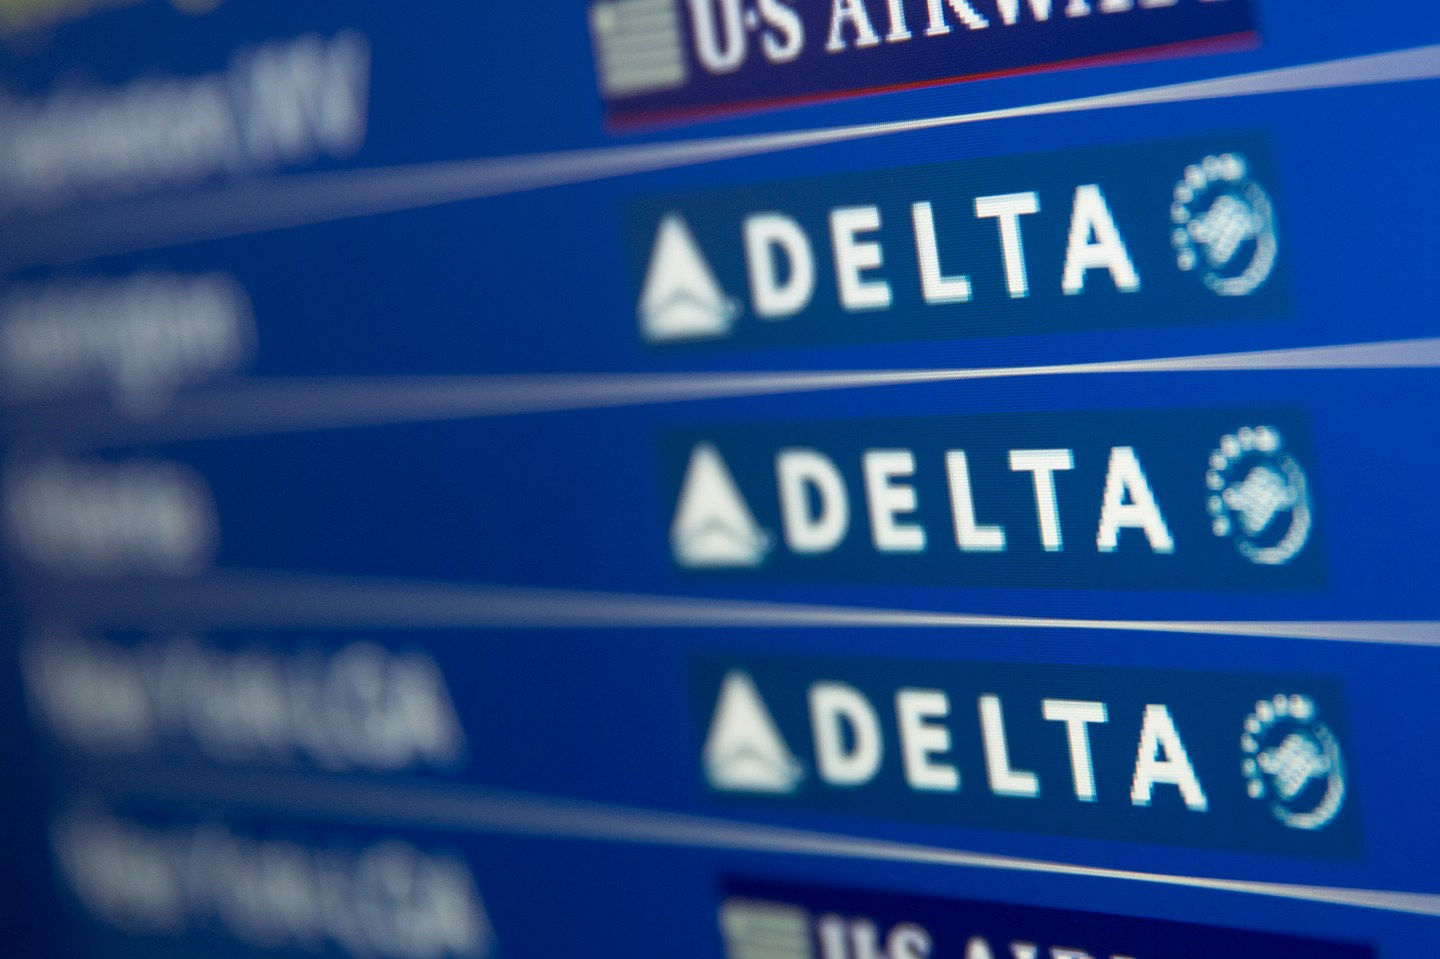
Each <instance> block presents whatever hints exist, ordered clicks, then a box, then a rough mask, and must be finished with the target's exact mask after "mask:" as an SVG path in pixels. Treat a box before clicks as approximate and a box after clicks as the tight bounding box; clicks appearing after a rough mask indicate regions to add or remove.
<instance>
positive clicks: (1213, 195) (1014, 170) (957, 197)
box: [627, 136, 1288, 346]
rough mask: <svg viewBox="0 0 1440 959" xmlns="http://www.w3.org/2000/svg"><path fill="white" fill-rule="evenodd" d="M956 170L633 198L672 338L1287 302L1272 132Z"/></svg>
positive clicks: (649, 283) (753, 340)
mask: <svg viewBox="0 0 1440 959" xmlns="http://www.w3.org/2000/svg"><path fill="white" fill-rule="evenodd" d="M1223 142H1224V144H1225V146H1224V148H1223V149H1217V148H1216V145H1215V143H1214V142H1213V141H1210V142H1194V141H1186V142H1179V143H1174V142H1171V143H1158V144H1156V143H1150V144H1136V145H1131V146H1128V147H1124V148H1105V149H1091V150H1079V151H1072V152H1067V153H1057V154H1044V155H1037V156H1028V157H1017V158H1003V159H983V160H972V161H963V162H950V163H942V164H936V165H931V166H925V167H918V168H912V169H908V170H899V171H897V170H887V171H880V172H870V173H864V174H845V175H838V176H831V177H826V178H823V179H812V180H803V181H794V182H786V183H776V184H767V185H763V186H754V187H743V188H738V187H737V188H733V189H727V190H716V191H710V192H705V193H698V194H687V195H682V196H672V197H661V198H648V199H644V200H637V201H634V202H633V203H631V204H630V206H629V208H628V210H627V233H628V238H629V249H630V263H631V268H632V275H633V276H634V281H635V286H634V289H635V296H636V299H637V303H638V307H637V313H638V320H639V328H640V332H641V335H642V337H643V338H644V340H645V341H646V342H647V343H650V344H654V345H657V346H659V345H673V344H690V345H692V346H695V345H705V344H710V345H724V344H729V345H749V346H763V345H778V344H814V343H835V342H862V341H873V340H896V339H919V338H926V337H940V336H943V337H958V336H986V335H999V334H1007V335H1008V334H1015V333H1027V332H1035V333H1041V332H1057V331H1069V330H1076V329H1086V328H1090V329H1094V328H1103V327H1110V328H1113V327H1127V326H1129V327H1134V326H1142V325H1144V326H1154V325H1157V324H1170V325H1173V324H1182V323H1198V322H1213V321H1217V320H1228V319H1235V318H1242V317H1255V316H1264V315H1274V314H1276V313H1279V312H1283V310H1284V309H1285V308H1286V306H1287V303H1288V297H1287V289H1286V283H1285V280H1284V277H1283V275H1282V261H1281V258H1280V239H1279V230H1278V228H1277V213H1276V206H1275V199H1274V196H1273V190H1274V181H1275V177H1274V175H1273V171H1272V168H1271V163H1270V159H1269V151H1268V149H1267V147H1266V144H1265V142H1264V140H1262V139H1260V138H1257V137H1247V136H1231V137H1227V138H1225V139H1224V140H1223Z"/></svg>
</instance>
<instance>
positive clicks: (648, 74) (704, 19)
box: [588, 0, 1254, 121]
mask: <svg viewBox="0 0 1440 959" xmlns="http://www.w3.org/2000/svg"><path fill="white" fill-rule="evenodd" d="M588 11H589V26H590V37H591V43H592V46H593V49H594V53H595V65H596V79H597V81H598V84H599V88H600V92H601V94H602V95H603V96H604V98H605V101H606V105H607V107H608V108H609V113H610V117H611V119H614V120H621V121H624V120H635V119H645V118H647V117H656V118H659V117H664V116H677V115H679V116H683V115H686V114H691V115H693V114H696V113H704V112H715V111H726V112H728V111H733V110H736V109H744V108H746V107H754V106H761V105H764V104H767V103H776V102H787V101H788V102H796V101H805V100H814V99H824V98H833V97H835V96H841V95H846V94H857V93H862V92H867V91H875V90H883V89H894V88H901V87H907V86H922V85H930V84H935V83H945V82H953V81H959V80H966V79H974V78H977V77H982V76H993V75H997V74H1006V73H1018V72H1026V71H1033V70H1036V69H1043V68H1047V67H1048V68H1055V67H1062V66H1074V65H1081V64H1084V63H1087V62H1095V61H1105V60H1117V59H1124V58H1126V57H1127V56H1133V55H1134V54H1136V53H1137V52H1141V51H1144V52H1146V53H1148V54H1150V55H1154V53H1156V52H1158V51H1163V52H1169V53H1182V52H1188V51H1194V50H1199V49H1203V46H1204V45H1213V44H1214V43H1215V41H1219V40H1230V41H1239V40H1243V39H1246V38H1248V37H1249V36H1250V35H1252V34H1253V31H1254V18H1253V15H1252V12H1251V9H1250V4H1249V2H1248V0H816V2H806V3H801V2H798V0H594V2H591V3H590V5H589V8H588Z"/></svg>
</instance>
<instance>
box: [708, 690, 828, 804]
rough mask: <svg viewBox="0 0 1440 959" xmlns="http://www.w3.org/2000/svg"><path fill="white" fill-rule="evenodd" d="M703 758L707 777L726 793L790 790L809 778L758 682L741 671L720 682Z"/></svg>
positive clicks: (793, 789)
mask: <svg viewBox="0 0 1440 959" xmlns="http://www.w3.org/2000/svg"><path fill="white" fill-rule="evenodd" d="M703 758H704V761H705V778H706V779H708V780H709V781H710V785H711V786H713V787H714V788H716V789H723V790H726V791H727V792H750V793H790V792H794V791H795V787H796V786H798V785H799V784H800V781H801V780H802V779H804V778H805V772H804V770H803V769H801V767H800V763H799V762H798V761H797V760H796V759H795V757H794V756H793V755H791V754H790V749H789V747H788V746H786V745H785V740H784V739H782V738H781V737H780V730H778V729H777V728H775V720H774V719H772V718H771V716H770V712H769V710H767V709H766V708H765V703H764V701H763V700H761V698H760V692H759V690H757V689H756V688H755V681H754V680H752V679H751V678H750V677H749V675H747V674H746V673H743V672H741V671H739V670H734V671H732V672H730V673H729V674H727V675H726V677H725V681H724V683H722V684H721V686H720V696H719V699H718V700H717V701H716V703H715V715H714V716H713V717H712V718H711V720H710V732H709V734H708V735H707V736H706V737H705V751H704V757H703Z"/></svg>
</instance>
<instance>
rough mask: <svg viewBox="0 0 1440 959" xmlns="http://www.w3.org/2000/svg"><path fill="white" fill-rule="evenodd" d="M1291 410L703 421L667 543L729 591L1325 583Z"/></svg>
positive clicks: (683, 463)
mask: <svg viewBox="0 0 1440 959" xmlns="http://www.w3.org/2000/svg"><path fill="white" fill-rule="evenodd" d="M1307 434H1308V431H1307V429H1306V426H1305V422H1304V419H1303V418H1302V417H1301V416H1300V415H1298V414H1297V413H1295V412H1293V411H1285V410H1273V409H1272V410H1248V411H1234V410H1231V411H1208V410H1207V411H1147V412H1084V413H1066V414H1010V415H998V416H966V417H933V418H928V419H903V420H871V421H852V422H822V423H793V424H783V425H779V424H770V423H766V424H751V425H744V426H739V425H737V426H728V425H727V426H711V427H707V428H704V429H689V430H683V431H675V432H666V433H664V434H662V436H661V438H660V453H661V468H662V481H663V485H662V489H663V490H664V491H665V498H664V499H663V501H662V504H663V505H662V508H664V509H667V510H670V511H671V512H669V513H667V514H666V515H667V516H668V517H669V548H670V553H671V557H672V559H673V561H674V563H675V564H676V566H677V567H678V568H680V569H682V570H685V571H687V572H689V573H691V574H693V575H705V576H710V577H716V576H721V577H726V578H729V579H732V580H750V581H754V580H770V581H802V580H803V581H817V580H819V581H830V582H840V583H846V582H849V583H864V582H883V583H914V584H926V585H936V584H938V585H954V586H977V585H979V586H1021V587H1042V588H1043V587H1068V588H1088V589H1102V588H1103V589H1207V590H1213V589H1230V590H1246V591H1249V590H1275V589H1299V588H1309V589H1316V588H1319V587H1321V586H1322V585H1323V584H1324V582H1325V575H1326V574H1325V568H1326V567H1325V554H1324V549H1323V546H1322V543H1321V542H1320V540H1321V533H1320V530H1321V527H1322V526H1323V523H1322V522H1321V521H1320V520H1319V518H1318V517H1320V516H1321V515H1322V512H1323V511H1322V509H1321V506H1320V499H1319V496H1318V494H1317V490H1316V481H1315V478H1314V463H1315V459H1314V456H1313V454H1312V452H1311V450H1310V449H1309V442H1308V435H1307Z"/></svg>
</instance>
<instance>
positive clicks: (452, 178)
mask: <svg viewBox="0 0 1440 959" xmlns="http://www.w3.org/2000/svg"><path fill="white" fill-rule="evenodd" d="M1437 77H1440V44H1436V45H1428V46H1421V47H1414V48H1410V49H1405V50H1396V51H1390V52H1385V53H1376V54H1368V55H1364V56H1357V57H1346V58H1343V59H1337V60H1328V61H1323V62H1320V63H1312V64H1303V65H1298V66H1290V67H1280V68H1276V69H1271V70H1261V71H1257V72H1252V73H1243V74H1235V75H1232V76H1226V77H1217V78H1212V79H1206V80H1193V81H1188V82H1184V83H1175V84H1167V85H1164V86H1158V87H1147V88H1143V89H1139V90H1129V91H1122V92H1117V93H1106V94H1099V95H1095V96H1086V97H1076V98H1073V99H1068V100H1056V101H1052V102H1048V103H1036V104H1028V105H1023V106H1015V107H1004V108H1000V109H994V110H981V111H976V112H972V113H957V114H947V115H944V116H937V117H922V118H918V119H911V120H894V121H888V122H881V123H863V124H854V125H849V126H834V127H824V128H819V129H811V130H794V131H785V132H779V133H765V134H748V135H738V136H722V137H710V138H701V139H690V140H678V141H669V142H663V143H644V144H632V145H624V146H614V147H596V148H589V149H581V150H570V151H561V152H553V153H540V154H531V155H526V156H510V157H490V158H482V159H473V160H456V161H446V162H436V163H422V164H413V165H409V166H396V167H388V168H376V169H368V170H365V169H362V170H349V171H342V172H337V173H313V174H298V175H291V176H285V177H274V178H270V179H268V180H257V181H250V182H246V183H239V184H234V185H229V186H223V187H217V188H213V189H209V190H201V191H196V192H194V193H190V194H186V195H182V196H176V197H164V198H159V199H151V200H137V201H131V202H124V203H119V204H116V205H114V206H112V207H106V208H100V209H86V210H79V211H70V212H67V213H64V214H58V215H55V216H53V217H42V218H39V219H37V220H35V221H34V222H32V223H27V224H26V226H25V229H24V230H23V231H10V232H9V233H8V234H6V235H0V260H7V261H9V262H10V263H11V264H12V265H13V266H27V265H35V264H40V263H59V262H68V261H75V260H82V259H87V258H89V257H92V256H101V255H108V254H115V253H124V252H134V251H138V250H145V249H153V248H155V247H161V246H169V245H173V244H179V243H185V242H195V241H200V240H207V239H218V238H222V237H231V236H243V235H247V234H253V233H262V232H267V231H271V230H281V229H286V228H288V227H294V226H302V225H307V224H315V223H326V222H332V221H336V220H344V219H350V218H355V217H363V216H373V215H376V214H381V213H394V212H399V211H403V210H414V209H421V208H424V207H431V206H440V205H443V204H447V203H457V202H461V201H465V200H475V199H481V198H485V197H494V196H502V195H505V194H510V193H519V192H524V191H528V190H540V189H547V188H550V187H557V186H566V185H572V184H577V183H587V182H593V181H596V180H604V179H610V178H613V177H621V176H629V175H632V174H637V173H647V172H653V171H656V170H665V169H675V168H680V167H686V166H693V165H696V164H702V163H712V162H716V161H721V160H728V159H735V158H739V157H748V156H759V155H763V154H768V153H777V152H780V151H785V150H794V149H800V148H803V147H811V146H820V145H825V144H833V143H842V142H846V141H852V140H864V139H871V138H875V137H884V136H893V135H895V134H901V133H909V132H915V131H920V130H933V129H940V128H945V127H956V126H962V125H966V124H975V123H986V122H990V121H996V120H1008V119H1017V118H1021V117H1035V116H1045V115H1050V114H1061V113H1075V112H1081V111H1089V110H1106V109H1115V108H1120V107H1134V106H1149V105H1155V104H1163V103H1181V102H1186V101H1192V100H1211V99H1220V98H1226V97H1241V96H1256V95H1261V94H1272V93H1287V92H1295V91H1301V90H1324V89H1333V88H1340V87H1353V86H1368V85H1373V84H1384V83H1400V82H1406V81H1415V80H1428V79H1435V78H1437Z"/></svg>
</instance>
